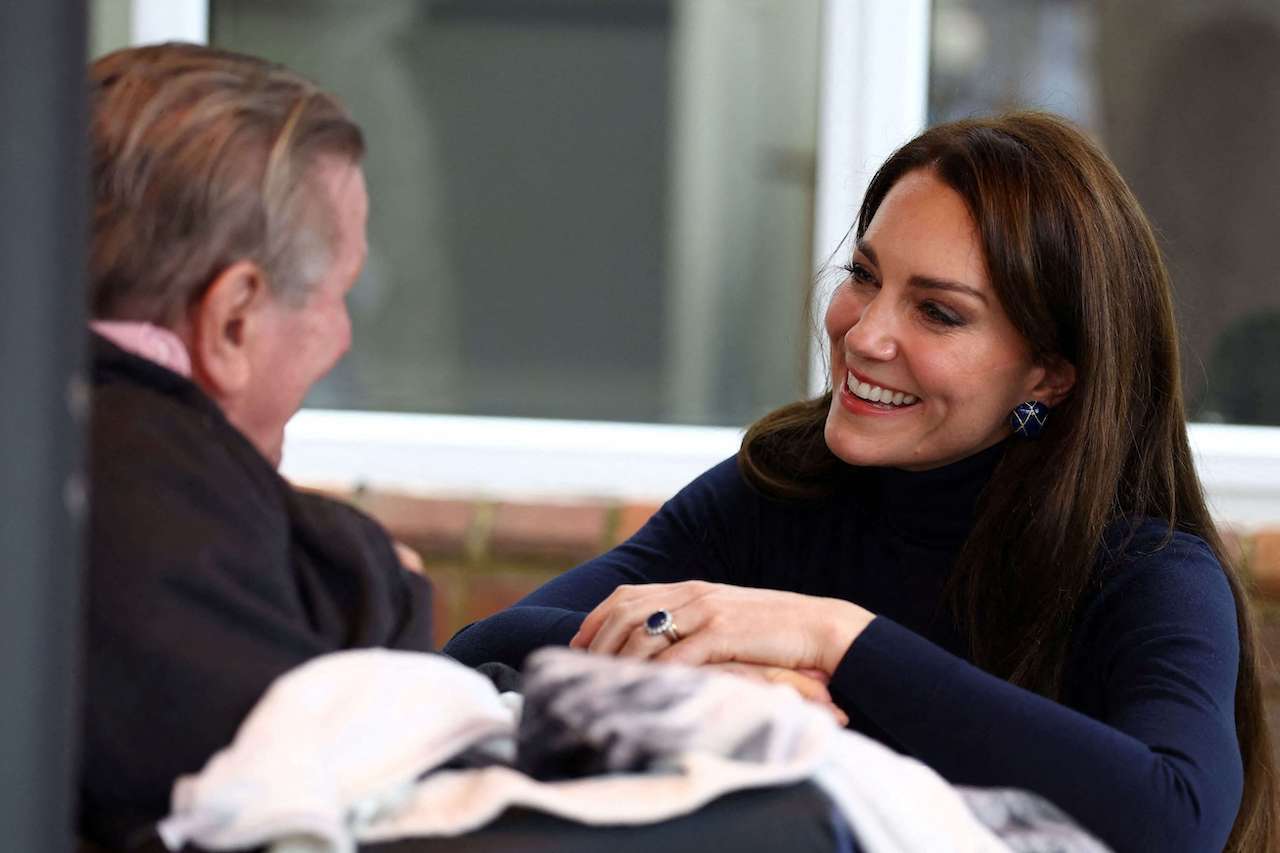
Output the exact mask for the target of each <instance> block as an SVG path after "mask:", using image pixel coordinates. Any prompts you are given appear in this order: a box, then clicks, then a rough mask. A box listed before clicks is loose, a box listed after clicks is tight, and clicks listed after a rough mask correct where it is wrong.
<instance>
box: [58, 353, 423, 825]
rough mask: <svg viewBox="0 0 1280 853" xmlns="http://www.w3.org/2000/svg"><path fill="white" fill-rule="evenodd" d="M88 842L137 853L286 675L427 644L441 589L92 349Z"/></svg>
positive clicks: (183, 398) (146, 373)
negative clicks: (337, 654) (360, 653)
mask: <svg viewBox="0 0 1280 853" xmlns="http://www.w3.org/2000/svg"><path fill="white" fill-rule="evenodd" d="M92 352H93V410H92V426H91V437H90V483H91V509H90V524H89V541H88V584H87V592H88V601H87V604H86V609H87V619H86V623H85V624H86V626H87V627H86V635H85V638H84V640H85V650H86V660H85V664H86V673H85V683H86V690H85V700H84V708H83V715H84V725H83V742H82V752H83V758H82V772H81V777H80V784H81V831H82V834H84V835H85V836H86V837H88V838H90V839H92V840H95V841H98V842H99V843H103V844H106V845H108V846H113V847H125V846H128V844H129V843H130V841H131V840H134V839H136V838H137V836H138V835H139V833H143V834H145V833H146V832H147V831H149V828H150V825H151V824H152V823H154V822H155V821H156V820H157V819H158V818H160V817H162V816H163V815H165V814H166V813H167V812H168V809H169V792H170V789H171V787H172V784H173V781H174V779H175V778H176V777H177V776H179V775H180V774H185V773H193V772H196V771H198V770H200V768H201V767H203V765H204V763H205V762H206V761H207V760H208V759H209V757H210V756H211V755H212V754H213V753H214V752H216V751H217V750H218V749H220V748H221V747H223V746H225V745H227V744H228V743H230V741H231V739H232V737H233V735H234V734H235V731H236V728H237V726H238V725H239V724H240V722H241V720H242V719H243V718H244V716H245V714H246V713H247V712H248V711H249V710H250V709H251V708H252V707H253V705H254V703H255V702H256V701H257V700H258V698H259V696H261V694H262V692H263V691H264V690H265V689H266V687H267V686H268V685H269V684H270V683H271V681H272V680H273V679H275V678H276V677H277V676H278V675H280V674H281V673H283V672H285V671H286V670H289V669H291V668H292V667H294V666H296V665H298V664H300V663H302V662H303V661H306V660H307V659H309V658H312V657H314V656H316V655H320V654H324V653H326V652H332V651H337V650H340V649H346V648H356V647H367V646H386V647H391V648H401V649H414V650H421V651H427V650H430V648H431V592H430V587H429V585H428V584H427V582H426V581H425V580H424V579H423V578H422V577H419V576H417V575H414V574H411V573H410V572H408V571H405V570H404V569H403V568H402V567H401V566H400V563H399V561H398V560H397V558H396V555H395V552H394V549H393V547H392V544H391V540H390V539H389V538H388V536H387V534H386V533H385V532H384V531H383V530H382V528H380V527H379V526H378V524H377V523H376V522H374V521H373V520H372V519H370V518H368V517H366V516H365V515H363V514H361V513H360V512H358V511H356V510H355V509H353V508H351V507H349V506H346V505H344V504H340V503H337V502H334V501H331V500H328V499H326V498H324V497H320V496H318V495H313V494H308V493H305V492H300V491H298V490H296V489H294V488H293V487H292V486H290V485H289V483H287V482H286V481H285V480H284V479H283V478H282V477H280V475H279V474H278V473H277V472H276V470H275V469H274V468H273V467H272V465H271V464H270V463H269V462H268V461H267V460H266V459H265V458H264V457H263V456H262V455H261V454H260V453H259V452H258V451H257V450H256V449H255V448H254V447H253V445H252V444H250V442H249V441H248V439H246V438H245V437H244V435H242V434H241V433H240V432H239V431H238V430H237V429H235V428H234V427H233V426H232V425H231V424H230V423H228V421H227V420H226V418H225V417H223V415H222V413H221V411H220V410H219V409H218V407H217V406H216V405H215V404H214V403H213V401H212V400H210V399H209V398H208V397H207V396H205V394H203V393H202V392H201V391H200V389H199V388H197V387H196V386H195V385H194V384H193V383H191V382H190V381H188V380H187V379H185V378H183V377H181V376H179V375H177V374H175V373H172V372H170V371H168V370H166V369H164V368H162V367H159V366H158V365H155V364H152V363H151V362H149V361H146V360H143V359H140V358H137V357H135V356H133V355H131V354H129V353H126V352H124V351H123V350H121V349H119V348H117V347H115V346H114V345H112V344H111V343H109V342H108V341H106V340H105V339H103V338H100V337H98V336H96V335H95V336H94V340H93V343H92Z"/></svg>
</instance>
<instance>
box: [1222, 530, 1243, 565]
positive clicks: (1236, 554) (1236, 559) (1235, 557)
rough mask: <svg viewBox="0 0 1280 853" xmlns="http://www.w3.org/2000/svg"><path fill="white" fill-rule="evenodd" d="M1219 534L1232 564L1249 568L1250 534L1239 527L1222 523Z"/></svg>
mask: <svg viewBox="0 0 1280 853" xmlns="http://www.w3.org/2000/svg"><path fill="white" fill-rule="evenodd" d="M1218 536H1219V537H1221V539H1222V547H1223V548H1225V549H1226V552H1227V554H1226V556H1227V559H1228V560H1230V561H1231V564H1232V565H1233V566H1236V567H1237V568H1240V569H1245V568H1247V567H1248V565H1249V544H1250V538H1249V534H1248V533H1247V532H1244V531H1242V530H1240V529H1239V528H1236V527H1231V526H1230V525H1222V526H1220V527H1219V528H1218Z"/></svg>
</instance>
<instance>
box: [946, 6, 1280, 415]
mask: <svg viewBox="0 0 1280 853" xmlns="http://www.w3.org/2000/svg"><path fill="white" fill-rule="evenodd" d="M1016 106H1030V107H1037V108H1042V109H1049V110H1053V111H1055V112H1060V113H1063V114H1065V115H1067V116H1069V117H1071V118H1073V119H1075V120H1076V121H1077V122H1080V123H1081V124H1083V125H1084V126H1085V127H1086V128H1088V129H1089V130H1091V131H1092V132H1093V133H1094V134H1096V136H1097V138H1098V139H1100V140H1101V141H1102V143H1103V146H1104V147H1105V148H1106V149H1107V151H1108V153H1109V154H1110V155H1111V157H1112V159H1114V160H1115V162H1116V164H1117V165H1118V166H1119V167H1120V171H1121V172H1122V173H1123V174H1124V176H1125V178H1126V179H1127V180H1128V181H1129V183H1130V185H1131V186H1132V187H1133V190H1134V192H1135V193H1136V194H1137V196H1138V198H1139V199H1140V200H1141V202H1142V204H1143V207H1145V208H1146V211H1147V214H1148V215H1149V216H1150V217H1151V220H1152V222H1153V223H1154V225H1155V227H1156V231H1157V234H1158V236H1159V239H1160V242H1161V247H1162V249H1163V250H1164V252H1165V257H1166V260H1167V261H1168V263H1169V268H1170V271H1171V273H1172V276H1173V281H1174V288H1175V294H1176V299H1177V304H1178V311H1179V320H1180V322H1181V325H1182V331H1183V341H1184V356H1183V366H1184V369H1185V377H1186V379H1185V383H1186V390H1187V395H1188V400H1189V402H1190V404H1191V411H1192V416H1193V418H1194V419H1196V420H1206V421H1226V422H1230V423H1251V424H1274V425H1280V370H1278V368H1280V286H1277V273H1276V264H1275V262H1274V259H1273V257H1272V255H1273V246H1274V244H1275V242H1276V239H1277V237H1276V227H1277V226H1276V223H1277V222H1278V221H1280V195H1278V194H1277V192H1276V189H1277V187H1280V4H1275V3H1259V2H1250V0H1218V2H1215V3H1201V2H1197V0H1174V2H1171V0H936V2H935V5H934V18H933V42H932V62H931V74H930V95H929V118H930V122H938V121H945V120H947V119H951V118H957V117H960V116H965V115H971V114H974V113H982V112H987V111H990V110H996V109H1003V108H1009V107H1016Z"/></svg>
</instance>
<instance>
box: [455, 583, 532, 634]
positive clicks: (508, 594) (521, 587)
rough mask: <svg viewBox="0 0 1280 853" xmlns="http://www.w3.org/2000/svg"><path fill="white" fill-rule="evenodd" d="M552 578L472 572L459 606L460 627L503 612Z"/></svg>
mask: <svg viewBox="0 0 1280 853" xmlns="http://www.w3.org/2000/svg"><path fill="white" fill-rule="evenodd" d="M554 576H555V575H554V574H553V573H548V572H519V571H511V572H479V573H477V572H472V573H469V574H468V576H467V586H466V600H465V601H464V602H463V603H462V608H461V614H460V615H461V619H459V625H458V626H457V627H459V628H461V627H463V626H464V625H467V624H469V623H471V622H474V621H475V620H477V619H483V618H485V617H486V616H492V615H493V614H494V613H497V612H498V611H499V610H505V609H507V608H508V607H510V606H511V605H513V604H515V603H516V602H517V601H519V600H520V599H521V598H524V597H525V596H526V595H528V594H529V593H531V592H533V591H534V590H535V589H537V588H538V587H540V586H542V585H543V584H544V583H546V582H547V581H548V580H550V579H551V578H552V577H554Z"/></svg>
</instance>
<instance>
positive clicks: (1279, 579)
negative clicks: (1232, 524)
mask: <svg viewBox="0 0 1280 853" xmlns="http://www.w3.org/2000/svg"><path fill="white" fill-rule="evenodd" d="M1248 565H1249V574H1250V575H1252V577H1253V585H1254V589H1255V590H1256V591H1257V594H1258V595H1259V596H1262V597H1264V598H1268V599H1270V600H1272V601H1280V529H1277V528H1274V527H1272V528H1266V529H1264V530H1259V531H1258V532H1256V533H1254V534H1253V542H1252V545H1251V547H1250V548H1249V564H1248Z"/></svg>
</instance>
